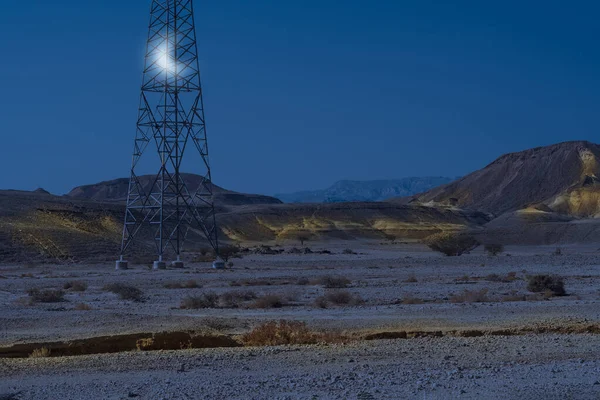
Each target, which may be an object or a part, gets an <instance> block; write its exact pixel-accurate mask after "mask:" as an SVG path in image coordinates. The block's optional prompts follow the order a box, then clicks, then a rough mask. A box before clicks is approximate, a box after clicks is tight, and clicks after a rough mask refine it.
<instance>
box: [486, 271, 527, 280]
mask: <svg viewBox="0 0 600 400" xmlns="http://www.w3.org/2000/svg"><path fill="white" fill-rule="evenodd" d="M484 279H485V280H486V281H488V282H503V283H509V282H514V281H516V280H517V279H519V278H517V273H516V272H509V273H508V274H506V276H500V275H498V274H489V275H488V276H486V277H485V278H484Z"/></svg>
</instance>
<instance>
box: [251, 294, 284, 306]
mask: <svg viewBox="0 0 600 400" xmlns="http://www.w3.org/2000/svg"><path fill="white" fill-rule="evenodd" d="M284 305H285V300H284V299H283V298H282V297H281V296H279V295H276V294H267V295H265V296H262V297H259V298H258V299H256V300H254V302H252V304H250V308H281V307H283V306H284Z"/></svg>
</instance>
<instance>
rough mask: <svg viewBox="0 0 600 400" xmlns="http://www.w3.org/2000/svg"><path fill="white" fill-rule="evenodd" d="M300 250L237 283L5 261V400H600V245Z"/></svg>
mask: <svg viewBox="0 0 600 400" xmlns="http://www.w3.org/2000/svg"><path fill="white" fill-rule="evenodd" d="M294 246H296V247H298V248H299V247H300V246H299V244H297V243H296V244H293V243H289V244H285V245H283V246H281V247H274V246H273V247H272V249H274V250H277V253H279V251H282V252H281V253H279V254H259V253H261V252H263V253H264V251H249V252H247V253H245V254H244V255H243V257H242V258H234V259H232V260H231V261H232V263H233V264H232V266H231V267H229V268H228V269H227V270H225V271H216V270H212V269H211V268H210V263H209V262H200V263H188V264H187V265H186V268H184V269H168V270H166V271H153V270H151V269H149V268H148V267H147V266H146V265H133V266H132V267H131V268H130V269H129V270H127V271H115V270H114V265H112V264H111V263H108V262H107V263H99V264H78V263H74V264H73V263H65V264H52V265H51V264H35V263H30V264H27V265H16V264H7V265H2V266H0V304H1V307H2V312H1V313H0V399H3V400H5V399H84V398H85V399H89V398H94V399H96V398H97V399H126V398H141V399H225V398H228V399H229V398H231V399H401V398H415V399H453V398H464V399H481V398H490V399H496V398H498V399H499V398H504V399H506V398H509V399H511V398H519V399H540V398H543V399H596V398H600V350H599V349H600V346H599V344H600V335H599V333H600V308H599V303H600V291H599V289H598V288H599V287H600V286H599V283H600V273H599V272H598V271H599V270H598V267H599V264H600V250H598V248H597V247H595V246H582V245H572V246H568V245H566V246H561V248H560V250H561V251H560V254H557V252H556V248H557V247H556V246H509V247H506V248H505V249H504V252H503V253H501V254H500V255H498V256H490V255H488V254H486V253H485V252H484V251H483V249H482V248H478V249H476V250H475V251H473V252H471V254H465V255H463V256H460V257H446V256H442V255H440V254H438V253H434V252H432V251H430V250H429V249H427V248H426V247H425V246H423V245H420V244H402V243H389V242H378V241H340V242H329V243H325V242H321V243H306V244H305V246H304V247H306V246H308V247H309V248H310V249H311V252H307V253H308V254H304V250H302V251H301V252H300V254H297V252H294V251H290V250H291V249H292V248H293V247H294ZM249 247H250V248H252V249H255V248H258V249H259V250H260V248H259V247H257V246H256V245H255V246H249ZM350 249H351V250H350ZM323 250H327V251H329V252H330V253H331V254H324V253H323ZM537 274H549V275H558V276H560V277H562V278H563V280H564V284H565V289H566V292H567V295H566V296H551V295H550V294H548V293H533V292H531V291H529V290H528V288H527V287H528V280H529V277H530V276H533V275H537ZM115 284H120V285H121V290H118V289H115V287H117V288H118V285H117V286H115ZM122 285H126V286H132V287H134V288H135V289H138V290H134V289H131V288H129V291H127V290H125V291H123V289H122ZM32 289H33V290H32ZM46 291H50V292H46ZM52 291H54V292H52ZM57 291H62V293H59V292H57ZM52 294H54V295H55V296H58V297H59V298H52V296H51V295H52ZM61 295H62V296H61ZM121 296H122V297H121ZM47 301H49V302H47ZM280 320H285V321H289V323H288V324H287V325H286V323H280V322H277V321H280ZM269 322H271V325H264V324H265V323H269ZM284 325H285V326H288V327H291V328H290V329H291V330H292V331H290V332H288V333H286V332H283V329H284ZM269 326H270V328H271V329H274V330H275V333H273V332H272V331H269V332H270V333H265V332H267V330H268V329H267V327H269ZM261 329H263V330H261ZM278 329H279V331H278ZM261 332H262V335H261ZM269 334H271V336H269ZM273 335H274V336H273ZM286 335H287V336H286ZM307 338H308V339H307ZM273 340H275V342H273ZM297 342H303V343H304V342H306V343H308V344H295V343H297ZM273 344H275V345H273Z"/></svg>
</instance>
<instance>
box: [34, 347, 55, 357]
mask: <svg viewBox="0 0 600 400" xmlns="http://www.w3.org/2000/svg"><path fill="white" fill-rule="evenodd" d="M51 353H52V352H51V351H50V349H49V348H47V347H42V348H39V349H34V350H33V352H32V353H31V354H30V355H29V357H30V358H47V357H50V354H51Z"/></svg>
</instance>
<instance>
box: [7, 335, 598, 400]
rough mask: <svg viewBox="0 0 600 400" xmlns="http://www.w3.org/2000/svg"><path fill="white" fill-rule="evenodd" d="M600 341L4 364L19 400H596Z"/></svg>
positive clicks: (416, 342) (393, 345)
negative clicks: (135, 399)
mask: <svg viewBox="0 0 600 400" xmlns="http://www.w3.org/2000/svg"><path fill="white" fill-rule="evenodd" d="M598 349H600V337H599V336H596V335H594V336H592V335H531V336H521V337H515V336H511V337H479V338H427V339H410V340H381V341H372V342H360V343H354V344H349V345H336V346H290V347H270V348H241V349H210V350H183V351H177V352H152V353H139V352H137V353H122V354H118V355H103V356H84V357H76V358H73V357H67V358H61V359H52V358H50V359H21V360H11V361H6V360H3V361H0V376H2V379H1V380H0V394H2V393H4V394H10V393H13V394H15V393H19V395H18V396H16V397H15V398H16V399H40V400H42V399H90V398H91V399H127V398H140V399H408V398H410V399H454V398H460V399H483V398H485V399H521V400H525V399H532V400H533V399H536V400H537V399H546V400H549V399H597V398H600V359H599V355H600V350H598Z"/></svg>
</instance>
